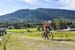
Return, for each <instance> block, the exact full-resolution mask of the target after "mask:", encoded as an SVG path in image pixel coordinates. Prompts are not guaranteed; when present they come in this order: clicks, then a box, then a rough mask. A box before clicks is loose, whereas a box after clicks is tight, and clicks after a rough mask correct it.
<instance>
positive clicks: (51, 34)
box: [48, 32, 54, 40]
mask: <svg viewBox="0 0 75 50" xmlns="http://www.w3.org/2000/svg"><path fill="white" fill-rule="evenodd" d="M48 36H49V39H51V40H53V38H54V37H53V33H52V32H50V33H49V34H48Z"/></svg>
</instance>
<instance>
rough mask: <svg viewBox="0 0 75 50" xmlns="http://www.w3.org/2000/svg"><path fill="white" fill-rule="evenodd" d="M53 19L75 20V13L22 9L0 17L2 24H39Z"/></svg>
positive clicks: (56, 10) (60, 10)
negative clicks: (29, 22) (27, 22)
mask: <svg viewBox="0 0 75 50" xmlns="http://www.w3.org/2000/svg"><path fill="white" fill-rule="evenodd" d="M53 19H75V11H71V10H62V9H45V8H38V9H34V10H30V9H21V10H17V11H15V12H13V13H10V14H6V15H2V16H0V22H22V21H32V22H37V21H45V20H53Z"/></svg>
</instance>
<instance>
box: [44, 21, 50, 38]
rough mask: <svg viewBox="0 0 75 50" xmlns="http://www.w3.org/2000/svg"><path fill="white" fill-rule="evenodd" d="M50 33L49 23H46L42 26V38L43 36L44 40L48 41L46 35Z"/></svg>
mask: <svg viewBox="0 0 75 50" xmlns="http://www.w3.org/2000/svg"><path fill="white" fill-rule="evenodd" d="M50 31H51V21H47V22H46V23H45V24H44V36H45V39H46V38H47V39H49V37H48V34H49V32H50Z"/></svg>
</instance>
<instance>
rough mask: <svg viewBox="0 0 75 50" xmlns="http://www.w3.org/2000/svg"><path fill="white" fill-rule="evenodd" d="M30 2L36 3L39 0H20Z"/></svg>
mask: <svg viewBox="0 0 75 50" xmlns="http://www.w3.org/2000/svg"><path fill="white" fill-rule="evenodd" d="M19 1H22V2H25V3H28V4H35V3H36V2H38V0H19Z"/></svg>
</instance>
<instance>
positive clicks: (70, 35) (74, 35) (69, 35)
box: [8, 28, 75, 39]
mask: <svg viewBox="0 0 75 50" xmlns="http://www.w3.org/2000/svg"><path fill="white" fill-rule="evenodd" d="M29 30H31V32H27V29H11V30H8V32H13V33H16V34H17V33H18V34H19V33H20V34H21V35H23V34H24V35H25V36H28V37H34V38H40V37H41V33H42V31H37V29H34V28H33V29H29ZM52 33H53V36H54V39H57V38H59V39H61V38H62V39H75V31H63V32H59V31H53V32H52Z"/></svg>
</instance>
